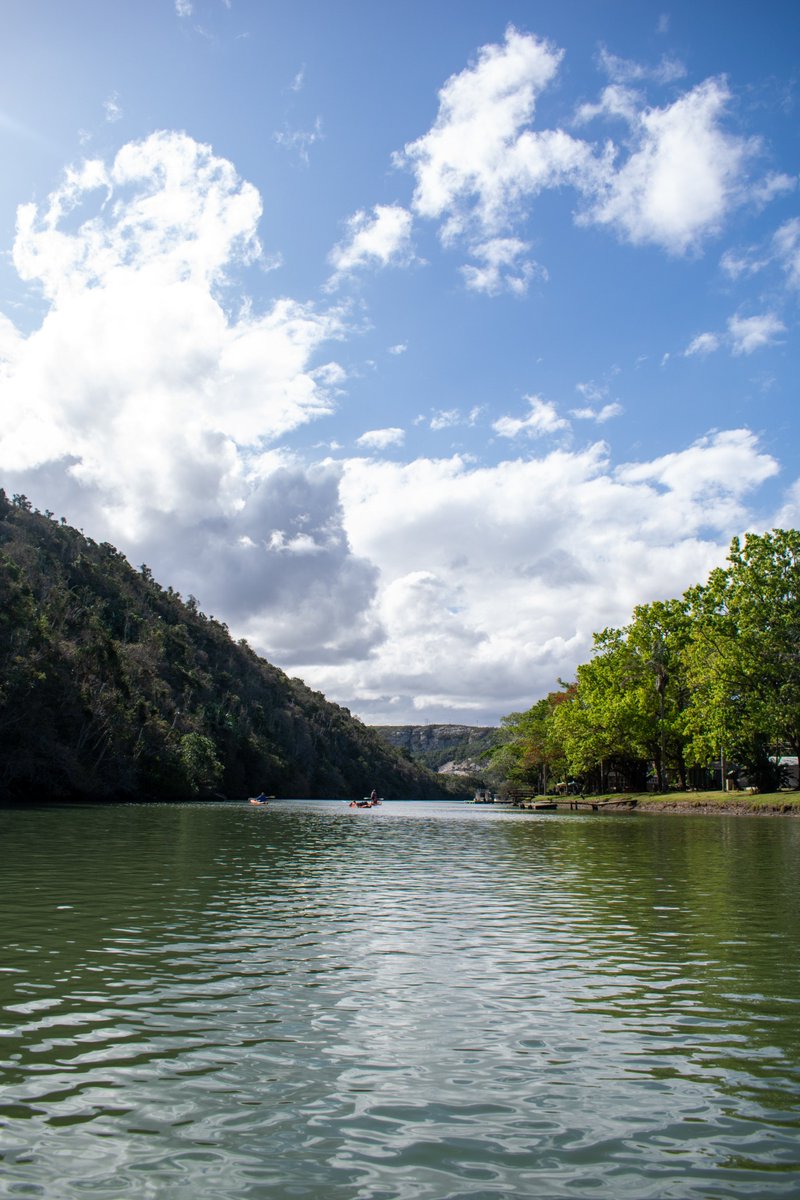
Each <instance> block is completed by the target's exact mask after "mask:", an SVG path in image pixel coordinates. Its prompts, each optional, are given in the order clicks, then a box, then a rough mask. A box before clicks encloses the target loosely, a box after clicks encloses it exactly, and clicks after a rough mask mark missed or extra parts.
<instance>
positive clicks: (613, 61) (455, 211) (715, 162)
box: [395, 27, 791, 294]
mask: <svg viewBox="0 0 800 1200" xmlns="http://www.w3.org/2000/svg"><path fill="white" fill-rule="evenodd" d="M562 58H563V52H562V51H561V50H559V49H557V48H556V47H555V46H554V45H552V44H551V43H550V42H547V41H543V40H540V39H538V38H536V37H533V36H531V35H529V34H523V33H519V32H518V31H517V30H516V29H514V28H513V27H509V29H508V30H507V32H506V37H505V41H504V43H503V44H501V45H487V46H484V47H482V48H481V50H480V51H479V53H478V56H477V60H476V61H475V62H474V63H472V64H470V66H468V67H467V68H465V70H463V71H461V72H460V73H459V74H457V75H453V76H451V78H450V79H448V81H447V82H446V83H445V85H444V87H443V88H442V89H441V90H440V92H439V111H438V114H437V117H436V121H435V122H434V124H433V127H432V128H431V129H430V130H429V131H428V132H427V133H426V134H424V135H423V136H422V137H420V138H418V139H417V140H416V141H414V142H410V143H409V144H408V145H406V147H405V149H404V151H403V152H402V153H401V154H397V155H395V163H396V165H400V166H406V167H408V168H410V169H411V170H412V172H413V174H414V177H415V190H414V197H413V202H412V207H413V209H414V211H415V213H416V214H417V215H418V216H420V217H423V218H428V219H431V220H436V221H438V222H439V223H440V236H441V239H442V241H443V242H444V244H446V245H447V244H451V243H453V242H455V241H456V240H467V241H468V243H470V244H471V245H472V246H473V247H474V248H475V251H476V255H477V257H478V260H479V261H478V263H477V264H474V265H470V266H468V267H466V268H464V269H463V274H464V277H465V279H466V282H467V285H468V286H469V287H471V288H473V289H475V290H479V291H484V292H486V293H488V294H497V293H499V292H500V291H503V290H506V289H507V288H511V290H516V291H518V292H524V290H525V288H526V286H527V283H528V281H529V279H530V277H531V273H532V271H533V270H535V269H536V268H535V264H532V263H530V262H529V261H527V260H524V259H523V258H522V253H523V250H527V245H526V244H525V243H524V242H523V241H522V240H521V239H518V238H516V237H514V236H512V235H513V231H514V227H515V225H516V224H518V223H519V222H520V221H521V220H526V219H527V218H528V216H529V209H530V204H531V201H532V200H533V199H534V198H535V197H536V196H537V195H539V194H540V193H541V192H542V191H544V190H545V189H551V188H555V187H561V186H565V185H569V186H571V187H573V188H575V189H576V191H577V192H578V194H579V196H580V197H581V200H582V205H583V207H582V209H581V210H580V211H579V212H578V213H577V214H576V221H577V222H578V223H579V224H583V225H589V224H597V225H604V226H607V227H608V228H609V229H612V230H614V231H615V232H616V233H617V234H618V235H619V236H621V237H622V238H624V239H625V240H627V241H629V242H632V243H633V244H653V245H657V246H660V247H661V248H662V249H664V250H666V251H668V252H669V253H671V254H677V255H681V254H686V253H688V252H690V251H695V250H697V249H698V248H699V247H700V245H701V243H702V242H703V241H704V239H706V238H708V237H709V236H712V235H713V234H716V233H718V232H719V230H720V229H721V228H722V225H723V223H724V221H725V218H726V217H727V216H728V214H729V213H730V211H731V210H732V209H733V208H734V207H735V206H737V205H741V204H744V203H745V202H747V201H751V202H753V203H757V204H762V203H764V202H766V201H767V200H768V199H769V198H771V197H772V196H774V195H777V194H778V193H779V192H780V191H782V190H784V189H785V188H786V187H788V186H789V184H790V182H791V181H790V180H789V178H788V177H787V176H783V175H778V174H775V175H773V176H770V177H769V178H767V179H764V180H761V181H752V180H750V179H749V178H748V174H747V170H748V167H749V163H750V160H751V159H753V158H754V157H755V155H756V154H757V153H758V152H759V151H760V149H761V146H760V143H759V142H758V141H757V140H756V139H749V140H748V139H746V138H743V137H740V136H736V135H735V134H733V133H729V132H727V131H726V129H725V128H724V124H723V122H724V118H725V116H726V112H727V107H728V104H729V101H730V93H729V90H728V87H727V84H726V83H725V80H724V79H722V78H712V79H707V80H705V81H704V82H703V83H701V84H699V85H698V86H696V87H694V88H692V89H691V90H689V91H686V92H684V93H683V94H682V95H681V96H679V98H678V99H677V100H675V101H674V102H673V103H671V104H669V105H667V106H666V107H663V108H652V107H651V108H647V107H645V106H644V103H645V102H644V97H643V95H642V94H641V92H640V91H638V90H636V89H635V88H633V87H632V86H631V83H632V82H633V81H635V82H639V83H641V82H644V81H647V80H654V81H656V82H657V83H661V84H663V83H670V82H674V81H675V80H676V79H678V78H679V77H680V76H682V75H683V74H684V73H685V72H684V68H683V66H682V65H681V64H680V63H678V62H676V61H674V60H671V59H663V60H662V61H661V63H660V64H659V65H658V66H657V67H644V66H642V65H641V64H637V63H631V62H628V61H627V60H623V59H620V58H617V57H615V56H613V55H610V54H609V53H608V52H604V55H603V56H602V62H603V65H604V66H605V68H606V69H607V70H608V71H609V73H610V75H611V76H612V79H613V82H612V84H611V85H610V86H609V87H607V88H606V89H605V90H604V92H603V94H602V96H601V98H600V101H599V102H598V103H596V104H589V103H586V104H583V105H581V106H580V108H579V109H578V112H577V116H576V120H577V122H578V123H585V122H586V121H588V120H590V119H592V118H594V117H596V116H606V117H609V116H610V117H615V118H620V119H622V120H623V121H624V122H625V126H626V139H625V142H624V144H620V145H615V144H614V143H612V142H606V143H605V144H603V145H593V144H591V143H590V142H587V141H583V140H580V139H576V138H574V137H572V136H570V135H569V134H567V133H565V132H564V131H563V130H561V129H544V130H534V129H532V128H531V124H532V122H533V119H534V116H535V113H536V105H537V101H538V98H539V96H540V95H541V93H542V91H543V90H544V89H545V88H547V87H548V86H549V85H550V84H552V83H553V81H554V79H555V77H556V74H557V72H558V70H559V67H560V64H561V61H562ZM512 251H513V256H512V259H511V260H510V261H513V262H516V263H518V264H519V266H520V267H521V268H522V269H519V268H518V269H517V270H516V271H515V272H509V271H508V270H507V268H508V267H509V266H510V261H509V260H508V259H498V257H497V256H498V255H502V254H512Z"/></svg>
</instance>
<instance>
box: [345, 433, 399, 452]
mask: <svg viewBox="0 0 800 1200" xmlns="http://www.w3.org/2000/svg"><path fill="white" fill-rule="evenodd" d="M405 436H406V435H405V433H404V432H403V430H402V429H395V428H392V429H369V430H367V432H366V433H362V434H361V437H359V438H356V445H357V446H363V447H364V448H365V449H367V450H385V449H386V448H387V447H388V446H402V444H403V442H404V441H405Z"/></svg>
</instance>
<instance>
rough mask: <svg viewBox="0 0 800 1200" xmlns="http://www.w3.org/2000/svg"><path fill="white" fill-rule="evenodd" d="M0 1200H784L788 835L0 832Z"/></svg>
mask: <svg viewBox="0 0 800 1200" xmlns="http://www.w3.org/2000/svg"><path fill="white" fill-rule="evenodd" d="M0 847H1V848H2V858H1V859H0V864H1V867H2V876H1V877H0V907H1V911H0V931H1V932H0V938H1V939H2V957H1V958H0V1022H1V1023H2V1029H0V1033H1V1034H2V1036H1V1037H0V1196H3V1197H15V1198H16V1197H26V1198H28V1197H46V1198H47V1200H73V1198H77V1197H81V1198H86V1197H91V1198H93V1200H145V1198H148V1200H256V1198H258V1200H302V1198H313V1200H317V1198H319V1200H323V1198H325V1200H511V1198H512V1197H513V1198H517V1197H520V1198H526V1197H540V1198H543V1200H561V1198H562V1197H571V1198H575V1197H590V1198H602V1200H650V1198H653V1200H700V1198H702V1200H721V1198H724V1197H747V1198H748V1200H761V1198H768V1197H769V1198H772V1197H785V1198H792V1200H796V1198H797V1197H798V1196H800V887H799V886H798V862H800V821H798V820H796V819H793V818H766V817H725V816H713V817H709V816H676V815H652V814H651V815H645V814H635V813H634V814H624V815H619V814H617V815H612V816H608V815H605V814H592V815H588V814H566V813H564V814H550V813H541V814H526V813H520V812H515V811H504V810H498V809H493V808H485V807H477V806H471V805H463V804H456V803H443V804H435V803H385V804H384V805H382V806H381V807H380V808H377V809H373V810H369V811H361V810H353V809H350V808H348V806H347V805H346V804H344V803H342V802H341V801H339V802H337V801H317V802H311V801H307V802H304V801H278V802H276V803H274V804H273V805H271V806H270V807H268V808H257V807H254V806H251V805H247V804H238V803H216V804H187V805H176V806H169V805H144V804H142V805H124V806H110V805H109V806H97V807H90V806H80V805H77V806H69V807H64V808H49V809H44V808H38V807H31V808H29V809H21V808H20V809H5V810H2V811H0Z"/></svg>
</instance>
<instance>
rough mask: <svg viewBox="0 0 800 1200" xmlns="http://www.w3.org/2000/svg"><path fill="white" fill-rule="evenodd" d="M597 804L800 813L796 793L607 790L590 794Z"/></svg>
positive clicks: (736, 812)
mask: <svg viewBox="0 0 800 1200" xmlns="http://www.w3.org/2000/svg"><path fill="white" fill-rule="evenodd" d="M592 800H593V801H595V800H596V801H597V802H598V803H599V804H608V805H609V807H615V806H616V805H619V806H620V807H621V806H622V805H624V804H632V803H633V804H635V806H636V811H637V812H672V813H727V814H733V815H734V816H800V793H798V792H771V793H767V794H764V795H750V794H748V793H747V792H669V793H667V794H666V795H664V794H662V793H658V792H656V793H654V792H631V793H628V792H626V793H620V792H608V793H607V794H606V795H603V796H592Z"/></svg>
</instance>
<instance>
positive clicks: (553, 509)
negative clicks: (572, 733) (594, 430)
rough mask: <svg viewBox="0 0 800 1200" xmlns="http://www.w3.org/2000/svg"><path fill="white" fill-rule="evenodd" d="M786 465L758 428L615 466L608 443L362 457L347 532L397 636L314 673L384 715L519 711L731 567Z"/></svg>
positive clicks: (352, 701)
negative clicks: (639, 609) (761, 493)
mask: <svg viewBox="0 0 800 1200" xmlns="http://www.w3.org/2000/svg"><path fill="white" fill-rule="evenodd" d="M777 469H778V468H777V464H776V463H775V461H774V460H773V459H772V458H771V457H770V456H769V455H766V454H764V453H763V451H761V450H760V449H759V446H758V442H757V439H756V438H755V437H754V436H753V435H752V434H751V433H749V432H748V431H746V430H738V431H727V432H722V433H719V434H714V435H709V436H708V437H707V438H703V439H701V440H700V441H699V442H697V443H696V444H694V445H692V446H690V447H688V448H687V449H685V450H683V451H680V452H676V453H674V454H670V455H665V456H663V457H661V458H658V459H656V460H654V461H652V462H642V463H631V464H627V465H626V466H623V467H621V468H619V469H618V470H614V469H612V467H611V465H610V463H609V461H608V455H607V450H606V448H605V447H604V445H603V444H602V443H599V444H597V445H595V446H591V447H588V448H586V449H585V450H582V451H580V452H568V451H565V450H563V449H562V450H558V451H554V452H553V453H551V454H547V455H545V456H543V457H541V458H535V459H525V460H522V459H519V460H515V461H510V462H503V463H500V464H498V465H497V466H495V467H480V466H473V465H470V464H469V463H468V462H467V461H465V460H464V459H463V458H459V457H455V458H451V459H445V460H431V459H423V460H417V461H416V462H412V463H407V464H399V463H388V462H386V461H381V462H373V461H370V460H368V459H353V460H351V461H349V462H348V463H347V464H345V467H344V474H343V478H342V485H341V498H342V503H343V507H344V527H345V529H346V531H347V536H348V539H349V542H350V545H351V547H352V550H353V553H354V554H356V555H358V556H359V558H360V559H361V560H363V561H365V562H370V563H372V564H373V565H374V567H375V568H376V570H377V572H378V576H377V582H376V589H377V590H376V593H375V600H374V606H373V609H372V613H373V617H374V620H375V622H376V624H377V625H379V626H380V627H381V628H382V629H383V630H384V633H385V636H384V638H383V639H382V640H381V641H380V642H376V643H375V645H374V647H373V650H372V653H371V655H370V657H369V659H368V660H366V661H363V662H359V663H352V664H345V665H341V666H338V665H335V664H333V663H330V664H328V665H323V666H321V667H320V668H319V669H312V670H311V677H312V678H313V680H314V686H317V687H321V688H323V690H325V691H327V692H328V693H329V694H332V695H336V696H337V697H340V698H341V701H342V702H343V703H347V704H348V705H349V706H350V707H352V708H353V709H354V711H356V712H359V713H360V714H361V715H362V716H363V717H364V718H365V719H368V720H376V721H381V720H383V721H392V720H393V719H395V718H393V716H392V714H393V713H395V714H396V713H397V712H398V710H399V711H401V712H402V713H403V719H406V720H413V719H414V718H413V716H412V715H411V714H412V713H413V711H414V708H415V705H416V706H417V708H418V709H419V710H420V711H422V710H424V711H425V714H426V717H427V718H428V719H431V720H436V719H445V720H446V719H449V720H458V719H465V720H472V721H475V722H476V723H477V722H480V721H481V720H494V719H496V717H497V715H498V714H501V713H506V712H510V711H512V710H514V709H515V708H521V707H525V706H527V705H528V704H530V703H532V702H533V701H534V700H535V699H537V698H538V697H539V696H540V695H542V694H544V693H545V692H546V691H548V690H551V689H553V688H554V687H556V686H557V681H558V678H559V677H561V678H570V677H571V676H572V675H573V673H574V670H575V666H576V664H577V663H578V662H581V661H584V660H585V658H586V657H588V655H589V653H590V652H591V635H592V633H593V632H594V631H595V630H598V629H602V628H603V627H604V626H605V625H608V624H618V623H622V622H624V621H626V620H627V619H628V618H629V616H630V613H631V610H632V608H633V606H634V604H636V603H640V602H642V601H645V600H652V599H663V598H667V597H670V596H677V595H680V594H681V593H682V591H683V590H684V589H685V588H686V587H688V586H689V585H690V584H692V583H695V582H699V581H701V580H702V579H703V578H704V577H705V575H706V574H707V572H708V570H709V569H710V567H711V566H714V565H717V564H719V563H721V562H722V561H723V560H724V557H725V552H726V549H727V544H728V542H729V540H730V536H731V533H732V531H736V530H739V529H741V528H742V527H744V523H745V522H746V519H747V517H746V508H745V499H746V497H747V496H748V494H749V493H750V492H751V491H752V490H754V489H756V488H757V487H758V486H759V485H760V484H761V483H763V482H764V481H765V480H766V479H769V478H771V477H772V476H774V474H775V473H776V472H777ZM307 677H308V669H307ZM434 698H437V699H434Z"/></svg>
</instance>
